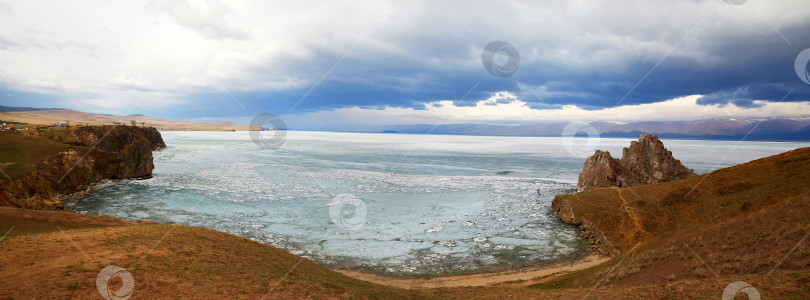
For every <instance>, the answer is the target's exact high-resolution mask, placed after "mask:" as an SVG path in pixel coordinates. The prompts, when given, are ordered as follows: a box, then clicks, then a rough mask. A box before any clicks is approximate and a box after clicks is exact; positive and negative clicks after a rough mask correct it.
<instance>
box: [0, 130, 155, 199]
mask: <svg viewBox="0 0 810 300" xmlns="http://www.w3.org/2000/svg"><path fill="white" fill-rule="evenodd" d="M102 137H103V138H102ZM65 142H68V143H70V144H75V145H81V146H88V147H90V149H89V150H88V151H81V152H77V151H75V150H67V151H63V152H60V153H57V154H56V155H51V156H49V157H46V158H45V159H43V160H42V161H40V162H39V163H38V164H37V167H36V168H35V169H34V170H32V171H30V172H28V173H26V174H24V175H23V176H21V177H19V178H16V179H15V180H13V181H10V182H6V183H4V184H2V185H0V206H13V207H22V208H30V209H62V208H63V207H64V206H63V204H62V198H63V196H64V195H66V194H71V193H75V192H80V191H83V190H86V189H88V188H89V187H90V186H91V185H92V184H94V183H98V182H100V181H103V180H107V179H129V178H145V177H150V176H151V175H152V170H153V169H154V164H153V163H152V151H153V150H156V149H159V148H161V147H165V144H164V143H163V139H162V138H161V137H160V133H159V132H157V130H154V128H135V127H130V126H121V125H119V126H103V127H82V128H79V129H77V130H75V131H74V132H72V133H71V134H70V135H69V136H68V137H66V138H65ZM94 145H95V146H96V147H93V146H94ZM158 145H159V146H158Z"/></svg>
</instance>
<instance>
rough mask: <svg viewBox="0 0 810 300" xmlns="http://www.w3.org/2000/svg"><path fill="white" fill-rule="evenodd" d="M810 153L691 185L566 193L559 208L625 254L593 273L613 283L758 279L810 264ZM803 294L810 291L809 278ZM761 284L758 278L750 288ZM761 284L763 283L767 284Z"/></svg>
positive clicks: (583, 278) (576, 279)
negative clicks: (775, 272)
mask: <svg viewBox="0 0 810 300" xmlns="http://www.w3.org/2000/svg"><path fill="white" fill-rule="evenodd" d="M808 182H810V148H802V149H797V150H794V151H790V152H786V153H782V154H779V155H775V156H771V157H766V158H762V159H758V160H755V161H752V162H749V163H746V164H742V165H738V166H733V167H729V168H725V169H721V170H717V171H715V172H712V173H709V174H704V175H698V176H693V177H690V178H687V179H683V180H677V181H670V182H664V183H659V184H651V185H643V186H637V187H630V188H600V189H595V190H592V191H588V192H583V193H578V194H567V195H560V196H557V197H556V198H555V199H554V202H553V205H552V208H553V209H554V210H555V211H558V212H559V217H560V219H562V220H563V221H564V222H566V223H570V224H575V225H578V226H580V229H581V230H582V232H583V233H584V234H585V235H586V236H587V237H588V238H589V239H590V240H591V241H593V242H595V247H596V248H598V249H600V250H605V251H606V252H612V251H611V249H615V250H616V251H617V252H618V253H619V255H618V256H617V257H616V258H614V260H613V261H612V262H611V263H608V265H613V266H614V267H615V269H604V270H602V271H600V272H595V273H592V274H587V275H583V274H572V275H568V276H566V277H565V278H563V279H561V280H560V281H558V282H557V283H558V284H561V285H563V286H569V287H570V286H580V285H588V284H591V283H592V282H594V281H596V280H597V278H603V279H604V278H606V279H604V284H607V285H610V286H613V287H628V286H635V285H643V284H656V283H662V282H671V281H673V280H706V279H708V278H712V277H719V276H737V277H740V276H751V277H756V276H759V278H760V279H761V280H763V281H761V282H760V283H761V284H767V285H771V284H772V282H771V281H768V280H766V279H767V277H768V275H770V274H771V273H770V272H772V271H773V270H804V271H806V270H807V269H808V267H809V266H810V244H808V243H807V242H806V238H807V236H808V233H810V220H808V219H807V213H808V212H810V184H808ZM800 280H802V281H803V282H804V283H803V287H802V288H803V289H810V286H808V283H809V282H810V278H808V277H807V276H806V275H804V277H803V279H800ZM749 283H751V284H754V282H749ZM760 286H761V285H760Z"/></svg>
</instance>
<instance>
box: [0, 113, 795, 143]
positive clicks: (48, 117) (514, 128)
mask: <svg viewBox="0 0 810 300" xmlns="http://www.w3.org/2000/svg"><path fill="white" fill-rule="evenodd" d="M0 121H5V122H18V123H30V124H54V123H58V122H61V121H70V122H71V123H72V124H91V125H99V124H113V122H120V123H124V124H129V123H130V122H131V121H136V122H138V123H141V122H143V123H146V125H149V126H153V127H156V128H157V129H159V130H212V131H221V130H247V129H248V125H246V124H236V123H231V122H212V123H194V122H185V121H169V120H163V119H158V118H153V117H149V116H144V115H141V114H132V115H123V116H115V115H108V114H95V113H86V112H81V111H76V110H69V109H59V108H33V107H11V106H0ZM569 124H570V123H567V122H563V123H547V124H529V125H487V124H445V125H436V126H434V125H430V124H412V125H388V126H378V127H375V128H373V129H372V130H369V131H367V132H384V133H392V134H395V133H409V134H427V133H430V134H448V135H492V136H561V135H562V134H563V130H565V128H566V126H569ZM577 124H578V125H579V126H578V127H582V125H587V126H591V127H593V129H595V130H596V132H598V133H599V136H601V137H632V138H637V137H638V136H639V135H641V134H644V133H653V134H657V135H658V136H659V137H661V138H690V139H719V140H741V139H743V138H744V139H746V140H771V141H810V117H798V118H763V119H734V118H725V119H707V120H695V121H646V122H633V123H621V122H592V123H588V124H579V123H577ZM574 127H577V126H570V127H569V129H570V128H574ZM575 132H576V130H575ZM576 135H578V136H584V135H585V133H584V132H583V131H580V132H578V133H577V134H576Z"/></svg>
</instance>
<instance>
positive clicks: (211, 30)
mask: <svg viewBox="0 0 810 300" xmlns="http://www.w3.org/2000/svg"><path fill="white" fill-rule="evenodd" d="M728 1H729V2H733V3H728V2H726V1H724V0H706V1H698V0H684V1H671V0H660V1H659V0H637V1H625V0H611V1H599V0H550V1H456V0H444V1H442V0H439V1H381V0H374V1H341V2H339V1H218V0H201V1H190V0H189V1H185V0H177V1H158V0H155V1H90V0H88V1H37V0H25V1H8V0H0V26H2V28H3V30H1V31H0V96H2V98H0V99H3V100H2V101H0V105H8V106H33V107H58V108H70V109H77V110H82V111H88V112H96V113H110V114H134V113H140V114H146V115H150V116H155V117H160V118H166V119H173V120H195V121H205V120H210V121H216V120H229V121H235V122H240V123H247V122H249V121H250V119H251V118H253V116H255V115H257V114H259V113H272V114H275V115H279V116H281V117H282V118H283V119H284V120H285V121H287V123H288V125H289V126H290V127H291V128H301V129H360V128H362V127H363V126H370V125H379V124H412V123H438V122H441V123H466V122H477V123H491V124H518V123H539V122H550V121H565V120H582V121H595V120H613V121H635V120H687V119H703V118H713V117H737V118H753V117H766V116H770V117H782V116H808V115H810V102H808V100H810V84H808V83H805V82H804V81H803V79H802V78H801V77H800V75H803V76H804V80H806V81H810V80H808V74H807V71H806V69H807V63H806V61H805V62H803V65H802V66H800V67H801V68H797V63H798V64H800V65H801V64H802V62H797V57H799V58H800V59H799V60H801V57H802V55H800V53H802V51H803V50H805V49H808V48H810V30H808V29H810V1H807V0H770V1H765V0H748V1H744V0H728ZM493 41H503V42H505V43H508V44H509V45H511V46H512V47H513V48H514V49H515V50H516V52H517V53H519V60H516V62H518V67H517V70H516V71H515V72H514V73H513V74H512V75H511V76H505V77H502V76H496V75H493V74H491V73H490V72H488V70H487V69H486V68H485V63H483V62H482V53H483V51H484V48H485V47H486V46H487V45H488V44H490V43H491V42H493ZM513 59H517V57H513ZM508 60H509V54H508V53H507V52H504V51H499V52H496V53H495V55H494V58H493V61H492V62H491V63H490V64H489V65H490V66H493V65H494V66H495V67H496V68H497V67H500V66H503V65H505V64H506V63H507V61H508ZM797 69H803V71H804V74H801V72H799V70H797Z"/></svg>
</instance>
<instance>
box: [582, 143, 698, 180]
mask: <svg viewBox="0 0 810 300" xmlns="http://www.w3.org/2000/svg"><path fill="white" fill-rule="evenodd" d="M693 175H695V173H694V171H693V170H692V169H689V168H687V167H686V166H684V165H683V164H681V161H680V160H677V159H675V158H674V157H673V156H672V152H671V151H669V150H667V149H666V148H665V147H664V143H663V142H661V140H659V139H658V136H655V135H650V134H645V135H642V136H641V137H640V138H639V139H638V141H633V142H632V143H631V144H630V147H626V148H624V150H623V151H622V158H621V160H620V159H616V158H613V157H612V156H610V153H609V152H607V151H600V150H596V153H594V155H592V156H591V157H588V159H586V160H585V165H584V166H583V167H582V173H580V174H579V181H578V182H577V190H579V191H588V190H592V189H596V188H601V187H631V186H638V185H643V184H651V183H660V182H666V181H670V180H677V179H684V178H687V177H690V176H693Z"/></svg>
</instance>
